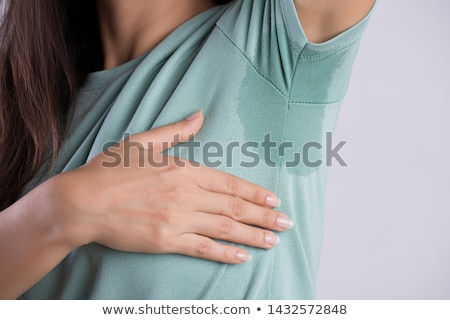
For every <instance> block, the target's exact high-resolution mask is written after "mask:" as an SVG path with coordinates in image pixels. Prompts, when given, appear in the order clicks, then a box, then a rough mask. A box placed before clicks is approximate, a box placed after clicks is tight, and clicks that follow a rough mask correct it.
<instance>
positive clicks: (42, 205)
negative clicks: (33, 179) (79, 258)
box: [0, 179, 82, 299]
mask: <svg viewBox="0 0 450 320" xmlns="http://www.w3.org/2000/svg"><path fill="white" fill-rule="evenodd" d="M55 188H56V186H55V184H54V179H52V180H51V181H48V182H47V183H44V184H42V185H40V186H39V187H37V188H36V189H34V190H33V191H31V192H30V193H29V194H27V195H26V196H25V197H23V198H22V199H21V200H19V201H17V202H16V203H15V204H13V205H12V206H11V207H9V208H7V209H5V210H4V211H2V212H1V213H0V256H1V260H0V284H1V285H0V298H1V299H15V298H17V297H18V296H20V294H22V293H23V292H25V291H26V290H27V289H29V288H30V287H31V286H33V285H34V284H35V283H36V282H38V281H39V280H40V279H42V278H43V277H44V276H45V275H46V274H47V273H49V272H50V271H51V270H52V269H53V268H54V267H55V266H56V265H57V264H58V263H59V262H60V261H61V260H62V259H63V258H64V257H65V256H66V255H67V254H68V253H69V252H70V251H71V250H73V249H75V248H76V247H77V246H78V245H81V244H82V243H77V240H75V239H76V233H77V232H78V233H79V231H78V230H77V229H76V228H77V224H76V223H73V224H72V223H70V222H71V221H70V218H69V217H67V216H64V215H63V214H61V213H60V212H58V210H59V208H58V199H57V198H56V197H57V196H56V195H55V193H54V192H53V191H54V189H55Z"/></svg>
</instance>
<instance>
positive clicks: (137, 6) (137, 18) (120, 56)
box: [97, 0, 215, 69]
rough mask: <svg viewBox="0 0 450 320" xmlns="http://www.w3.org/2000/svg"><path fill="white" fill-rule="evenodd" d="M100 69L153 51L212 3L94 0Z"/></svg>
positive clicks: (200, 0)
mask: <svg viewBox="0 0 450 320" xmlns="http://www.w3.org/2000/svg"><path fill="white" fill-rule="evenodd" d="M97 5H98V16H99V25H100V34H101V38H102V47H103V52H104V62H103V67H104V69H110V68H114V67H116V66H118V65H121V64H123V63H125V62H127V61H129V60H131V59H133V58H136V57H138V56H140V55H142V54H144V53H145V52H147V51H149V50H151V49H152V48H154V47H155V46H156V45H157V44H158V43H160V42H161V41H162V40H163V39H164V38H165V37H166V36H168V35H169V33H171V32H172V31H173V30H175V29H176V28H177V27H178V26H180V25H181V24H182V23H184V22H186V21H187V20H189V19H190V18H192V17H193V16H195V15H197V14H199V13H200V12H203V11H205V10H207V9H210V8H212V7H213V6H214V5H215V3H214V1H212V0H127V1H124V0H97Z"/></svg>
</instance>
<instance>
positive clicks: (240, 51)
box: [216, 24, 289, 100]
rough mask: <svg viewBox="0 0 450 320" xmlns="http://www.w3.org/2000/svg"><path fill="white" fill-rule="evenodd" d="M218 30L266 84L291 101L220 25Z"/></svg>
mask: <svg viewBox="0 0 450 320" xmlns="http://www.w3.org/2000/svg"><path fill="white" fill-rule="evenodd" d="M216 27H217V29H219V30H220V32H221V33H222V34H223V35H224V36H225V37H226V38H227V39H228V41H229V42H230V43H231V44H232V45H233V47H235V48H236V49H237V50H238V52H239V53H240V54H241V55H242V56H243V57H244V58H245V60H246V61H247V62H248V64H249V65H250V66H251V67H252V69H253V70H254V71H255V72H256V73H257V74H258V75H259V76H260V77H261V78H263V79H264V80H265V81H266V82H268V83H269V84H270V85H271V86H272V87H273V88H274V89H275V90H276V91H277V92H278V93H279V94H280V95H282V96H283V97H284V98H285V99H286V100H289V96H288V94H287V93H284V92H283V91H282V90H281V89H280V88H279V87H278V86H277V85H276V84H275V83H274V82H273V81H271V80H270V79H269V78H268V77H266V76H265V75H264V74H263V73H262V72H261V71H259V69H258V68H257V67H256V66H255V65H254V63H253V62H252V61H251V60H250V59H249V58H248V57H247V55H246V54H245V53H244V52H243V51H242V50H241V49H240V48H239V47H238V46H237V45H236V44H235V43H234V41H233V40H232V39H231V38H230V37H229V36H228V35H227V34H226V32H225V31H224V30H223V29H222V28H220V26H219V25H217V24H216Z"/></svg>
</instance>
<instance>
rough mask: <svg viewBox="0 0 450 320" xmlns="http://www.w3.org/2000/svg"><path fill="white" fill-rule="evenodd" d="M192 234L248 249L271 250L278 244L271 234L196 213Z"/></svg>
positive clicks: (276, 238) (229, 220)
mask: <svg viewBox="0 0 450 320" xmlns="http://www.w3.org/2000/svg"><path fill="white" fill-rule="evenodd" d="M197 216H198V218H197V219H196V220H195V224H194V225H192V226H190V227H191V228H192V233H196V234H201V235H203V236H206V237H209V238H212V239H218V240H225V241H229V242H233V243H238V244H243V245H246V246H250V247H256V248H262V249H271V248H273V247H274V246H276V245H277V244H278V242H279V238H278V236H277V235H275V234H274V233H273V232H271V231H268V230H264V229H260V228H257V227H253V226H249V225H246V224H243V223H240V222H237V221H235V220H233V219H231V218H229V217H225V216H219V215H210V214H207V213H197Z"/></svg>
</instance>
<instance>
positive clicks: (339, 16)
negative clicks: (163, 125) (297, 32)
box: [295, 0, 375, 43]
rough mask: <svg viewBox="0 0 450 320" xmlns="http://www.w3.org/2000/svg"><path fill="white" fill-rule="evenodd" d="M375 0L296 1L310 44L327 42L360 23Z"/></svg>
mask: <svg viewBox="0 0 450 320" xmlns="http://www.w3.org/2000/svg"><path fill="white" fill-rule="evenodd" d="M374 2H375V0H339V1H338V0H295V6H296V9H297V13H298V16H299V19H300V21H301V24H302V27H303V30H304V32H305V34H306V36H307V38H308V41H309V42H313V43H321V42H325V41H327V40H329V39H331V38H333V37H335V36H337V35H338V34H340V33H342V32H343V31H345V30H347V29H349V28H350V27H352V26H353V25H355V24H356V23H358V22H359V21H360V20H361V19H362V18H364V16H365V15H366V14H367V13H368V12H369V11H370V9H371V8H372V6H373V4H374Z"/></svg>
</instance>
